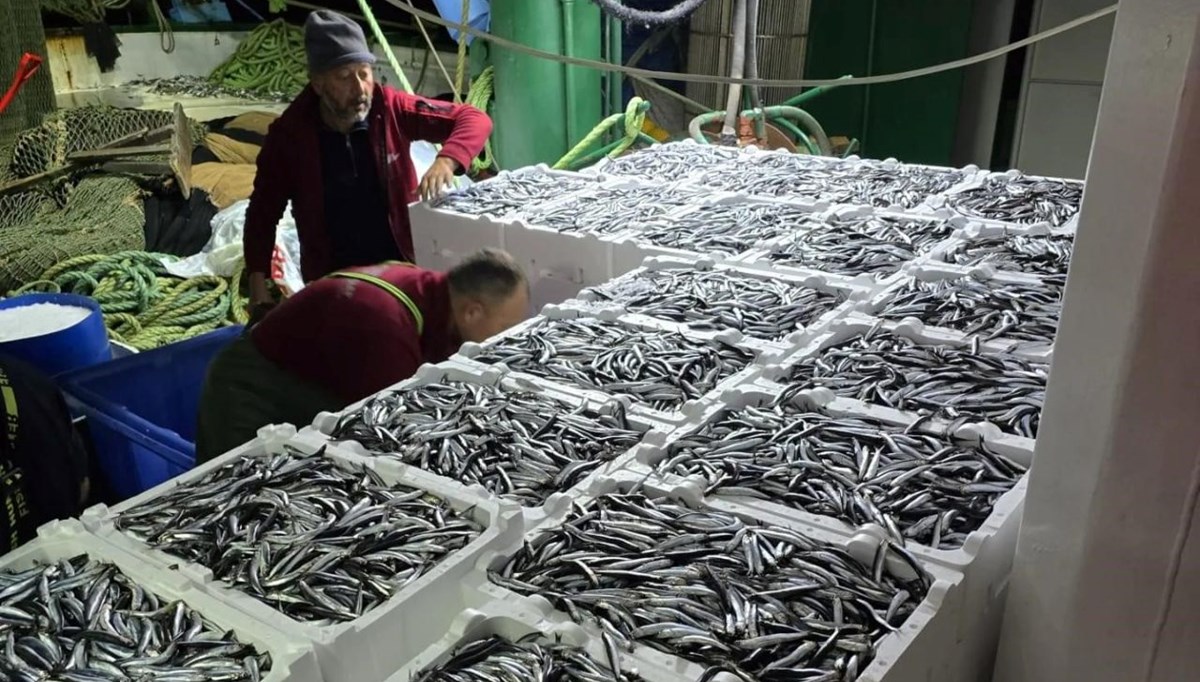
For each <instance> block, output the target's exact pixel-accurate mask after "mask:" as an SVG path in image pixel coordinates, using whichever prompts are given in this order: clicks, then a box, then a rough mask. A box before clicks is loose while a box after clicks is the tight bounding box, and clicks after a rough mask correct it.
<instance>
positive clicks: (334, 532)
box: [117, 451, 483, 623]
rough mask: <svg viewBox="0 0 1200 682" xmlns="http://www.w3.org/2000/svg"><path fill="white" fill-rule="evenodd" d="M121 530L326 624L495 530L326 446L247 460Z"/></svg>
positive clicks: (176, 492)
mask: <svg viewBox="0 0 1200 682" xmlns="http://www.w3.org/2000/svg"><path fill="white" fill-rule="evenodd" d="M293 452H294V451H293ZM296 454H299V453H296ZM117 527H118V528H120V529H121V530H123V531H125V532H126V533H129V534H130V535H132V536H133V537H136V538H138V539H139V540H141V541H143V542H145V543H147V544H149V545H150V546H151V547H154V548H157V549H161V550H163V551H165V552H168V553H170V554H172V555H174V556H178V557H180V558H182V559H186V560H188V561H191V562H194V563H197V564H200V565H202V566H205V567H207V568H209V569H211V570H212V572H213V575H215V576H216V577H217V578H218V579H220V580H223V581H225V582H226V583H229V584H231V585H233V586H235V587H237V588H238V589H239V590H241V591H243V592H245V593H247V594H249V595H250V596H252V597H254V598H255V599H258V600H259V601H262V602H264V603H266V604H268V605H270V606H272V607H274V608H275V609H278V610H279V611H281V612H283V613H285V614H287V615H288V616H290V617H291V618H295V619H297V620H301V621H320V622H323V623H330V622H344V621H349V620H353V619H355V618H357V617H359V616H361V615H363V614H364V613H366V612H368V611H370V610H371V609H373V608H375V607H377V606H379V605H380V604H382V603H383V602H385V601H387V600H388V599H389V598H390V597H391V596H392V595H393V594H395V593H396V592H397V591H398V590H400V589H401V588H403V587H404V586H405V585H407V584H409V583H411V582H412V581H414V580H416V579H417V578H420V577H421V576H422V575H424V574H426V573H428V572H429V570H430V569H432V568H433V567H434V566H435V565H437V563H438V562H439V561H441V560H442V559H444V558H445V557H446V556H447V555H449V554H450V553H451V552H453V551H455V550H457V549H461V548H462V547H464V546H466V545H467V543H469V542H470V541H471V540H473V539H475V538H476V537H478V536H479V534H480V533H482V532H483V528H482V527H481V526H480V525H479V524H478V523H475V522H474V521H472V520H471V519H468V518H465V517H463V516H461V515H459V514H458V513H456V512H454V511H453V510H452V509H451V508H450V506H449V505H448V504H447V503H446V502H445V500H442V499H439V498H436V497H433V496H430V495H429V494H427V493H426V492H425V491H422V490H418V489H416V488H408V487H405V486H389V485H387V484H385V483H384V482H383V481H382V480H380V479H379V477H378V475H377V474H375V472H373V471H372V470H370V469H366V468H363V467H361V466H360V467H351V466H348V465H343V464H339V463H338V462H336V461H334V460H333V459H331V458H328V457H323V456H321V455H320V453H318V454H317V455H314V456H303V455H301V456H294V455H293V454H281V455H275V456H271V457H241V458H238V459H237V460H235V461H233V462H230V463H229V464H226V465H225V466H223V467H220V468H218V469H215V470H214V471H212V472H211V473H209V474H208V475H207V476H204V477H203V478H201V479H200V480H198V481H196V482H194V483H187V484H184V485H180V486H178V487H176V488H174V489H172V490H171V491H170V492H168V493H167V494H165V495H163V496H161V497H158V498H156V499H154V500H152V501H150V502H147V503H145V504H142V505H140V506H138V507H135V508H133V509H131V510H129V511H127V512H125V513H123V514H121V515H120V516H119V517H118V518H117Z"/></svg>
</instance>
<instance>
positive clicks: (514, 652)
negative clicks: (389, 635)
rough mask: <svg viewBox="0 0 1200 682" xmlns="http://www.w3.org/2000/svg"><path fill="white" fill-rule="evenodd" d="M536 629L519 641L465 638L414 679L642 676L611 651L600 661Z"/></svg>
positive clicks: (492, 681)
mask: <svg viewBox="0 0 1200 682" xmlns="http://www.w3.org/2000/svg"><path fill="white" fill-rule="evenodd" d="M538 639H540V635H538V633H533V634H532V635H530V636H527V637H525V638H523V639H521V640H518V641H516V642H511V641H509V640H507V639H504V638H503V637H500V636H492V637H488V638H487V639H480V640H476V641H474V642H471V643H469V644H465V645H463V646H461V647H459V648H457V649H456V650H454V651H453V652H451V653H450V654H449V656H448V658H447V660H445V661H443V662H441V663H439V664H437V665H434V666H432V667H430V668H426V669H425V670H422V671H421V672H420V673H417V675H416V677H414V678H413V682H497V681H499V680H508V681H511V682H532V681H534V680H539V681H541V682H553V681H559V682H639V681H640V680H642V678H641V677H640V676H638V675H636V674H634V673H632V672H626V671H623V670H621V669H620V662H619V661H618V660H616V659H615V658H614V657H613V656H611V655H610V657H609V658H610V659H611V660H609V661H607V663H606V664H605V663H600V662H598V661H596V660H595V659H593V658H592V657H591V656H589V655H588V653H587V652H586V651H584V650H583V649H580V648H578V647H574V646H570V645H568V644H562V643H558V642H553V643H551V642H539V641H537V640H538Z"/></svg>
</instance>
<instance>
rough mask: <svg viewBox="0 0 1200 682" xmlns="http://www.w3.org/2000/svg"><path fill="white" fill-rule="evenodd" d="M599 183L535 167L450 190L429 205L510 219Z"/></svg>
mask: <svg viewBox="0 0 1200 682" xmlns="http://www.w3.org/2000/svg"><path fill="white" fill-rule="evenodd" d="M595 184H597V180H596V179H595V178H590V177H587V176H574V177H571V176H566V175H553V174H550V173H547V172H545V171H539V170H536V169H532V170H524V171H521V172H520V173H509V174H505V175H502V176H500V177H497V178H494V179H491V180H488V181H486V182H480V183H478V184H475V185H471V186H470V187H468V188H466V189H462V190H456V191H454V192H447V193H446V194H443V195H441V196H440V197H438V198H437V199H434V200H433V201H432V202H431V203H430V205H431V206H432V207H433V208H440V209H444V210H447V211H453V212H455V213H462V214H465V215H489V216H492V217H494V218H510V217H512V216H513V215H515V214H517V213H519V212H520V211H521V210H522V209H525V208H528V207H530V206H532V205H535V204H537V203H542V202H547V201H551V200H554V199H558V198H561V197H562V195H563V194H564V193H566V192H572V191H577V190H581V189H584V188H587V187H590V186H593V185H595Z"/></svg>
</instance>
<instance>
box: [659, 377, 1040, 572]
mask: <svg viewBox="0 0 1200 682" xmlns="http://www.w3.org/2000/svg"><path fill="white" fill-rule="evenodd" d="M799 388H800V386H797V387H794V388H793V389H790V390H789V391H784V392H782V393H781V394H780V396H779V397H778V398H776V399H775V400H774V401H773V402H771V403H769V404H768V405H765V406H762V407H754V406H750V407H746V408H743V409H740V410H730V411H728V412H725V413H724V414H722V415H721V416H719V417H718V418H717V419H716V420H714V421H713V422H711V423H709V424H707V425H705V426H704V427H701V428H699V429H697V430H695V431H694V432H692V433H690V434H687V435H684V436H682V437H681V438H679V439H678V440H676V441H675V442H674V443H672V444H671V446H670V447H669V449H668V451H667V453H666V456H665V458H664V459H663V460H662V461H661V462H660V463H659V465H658V470H659V471H660V472H663V473H669V474H675V475H678V476H691V475H700V476H703V477H704V478H705V480H707V481H708V489H707V491H708V492H709V493H715V494H718V495H735V496H743V497H754V498H760V499H764V500H768V501H771V502H775V503H778V504H782V505H786V506H789V507H795V508H797V509H802V510H804V511H807V512H810V513H813V514H820V515H823V516H830V517H834V518H838V519H841V520H843V521H845V522H847V523H849V524H852V525H855V526H857V525H860V524H864V523H877V524H879V525H880V526H881V527H883V528H895V529H897V530H898V531H899V532H898V533H897V534H896V535H895V536H894V537H893V538H892V539H893V540H894V541H895V542H897V543H900V544H903V543H904V542H905V540H913V541H915V542H919V543H921V544H924V545H928V546H931V547H933V548H934V549H954V548H957V547H960V546H962V544H963V542H964V541H965V540H966V537H967V535H968V534H970V533H971V532H972V531H974V530H976V529H977V528H979V526H980V525H982V523H983V522H984V521H985V520H986V519H987V517H988V516H989V515H990V514H991V512H992V509H993V508H994V507H995V504H996V500H997V499H999V497H1000V496H1001V495H1003V494H1004V493H1005V492H1007V491H1008V490H1010V489H1011V488H1012V487H1013V486H1014V485H1016V483H1017V482H1018V481H1019V480H1020V477H1021V476H1022V475H1023V474H1024V473H1025V470H1026V469H1025V467H1024V466H1022V465H1020V464H1018V463H1016V462H1014V461H1012V460H1010V459H1008V458H1006V457H1004V456H1002V455H999V454H997V453H994V452H992V451H990V450H989V448H988V446H987V444H986V443H985V444H983V445H979V446H973V445H968V444H965V443H957V442H955V441H953V440H951V439H949V438H947V437H946V436H942V435H933V434H929V433H921V432H914V431H913V430H911V429H910V428H907V427H901V426H894V425H890V424H885V423H883V422H880V421H878V420H875V419H869V418H865V417H833V416H830V415H828V414H825V413H824V412H820V411H814V410H806V409H802V408H798V407H796V406H795V405H794V404H793V402H792V394H793V393H794V391H796V390H798V389H799Z"/></svg>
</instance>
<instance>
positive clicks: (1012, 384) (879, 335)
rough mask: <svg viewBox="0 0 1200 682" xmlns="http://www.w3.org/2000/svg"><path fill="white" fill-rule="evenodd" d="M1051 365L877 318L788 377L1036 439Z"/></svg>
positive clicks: (871, 400)
mask: <svg viewBox="0 0 1200 682" xmlns="http://www.w3.org/2000/svg"><path fill="white" fill-rule="evenodd" d="M1049 370H1050V368H1049V365H1046V364H1044V363H1038V362H1031V361H1029V360H1025V359H1023V358H1020V357H1017V356H1015V355H1010V354H1005V353H983V352H978V350H977V349H970V348H959V347H954V346H947V345H923V344H919V343H917V342H915V341H913V340H911V339H907V338H904V337H901V336H896V335H895V334H892V333H891V332H888V331H886V330H883V329H882V328H880V326H879V325H878V324H877V325H876V326H875V327H874V328H873V329H871V330H869V331H867V332H864V333H861V334H857V335H855V336H853V337H851V338H849V339H847V340H845V341H843V342H841V343H838V344H836V345H834V346H831V347H829V348H826V349H824V350H822V351H820V352H819V353H818V354H816V355H815V356H813V357H807V358H803V359H801V360H799V361H797V362H796V363H795V365H794V366H793V368H792V370H791V373H790V375H789V377H788V379H787V383H789V384H799V385H801V386H802V387H805V388H815V387H826V388H829V389H830V390H832V391H833V392H834V393H836V394H837V395H840V396H843V397H847V398H857V399H858V400H863V401H865V402H868V403H872V404H875V405H883V406H886V407H893V408H896V409H899V410H908V411H915V412H917V413H918V414H934V415H938V416H942V417H947V418H949V419H959V418H961V419H962V420H963V421H966V420H967V419H968V418H974V419H987V420H989V421H992V422H995V423H996V424H997V425H999V426H1001V427H1003V428H1007V430H1009V431H1010V432H1012V433H1015V434H1017V435H1020V436H1025V437H1028V438H1034V437H1036V435H1037V428H1038V422H1039V419H1040V416H1041V411H1042V404H1043V403H1044V402H1045V400H1046V380H1047V378H1048V376H1049Z"/></svg>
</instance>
